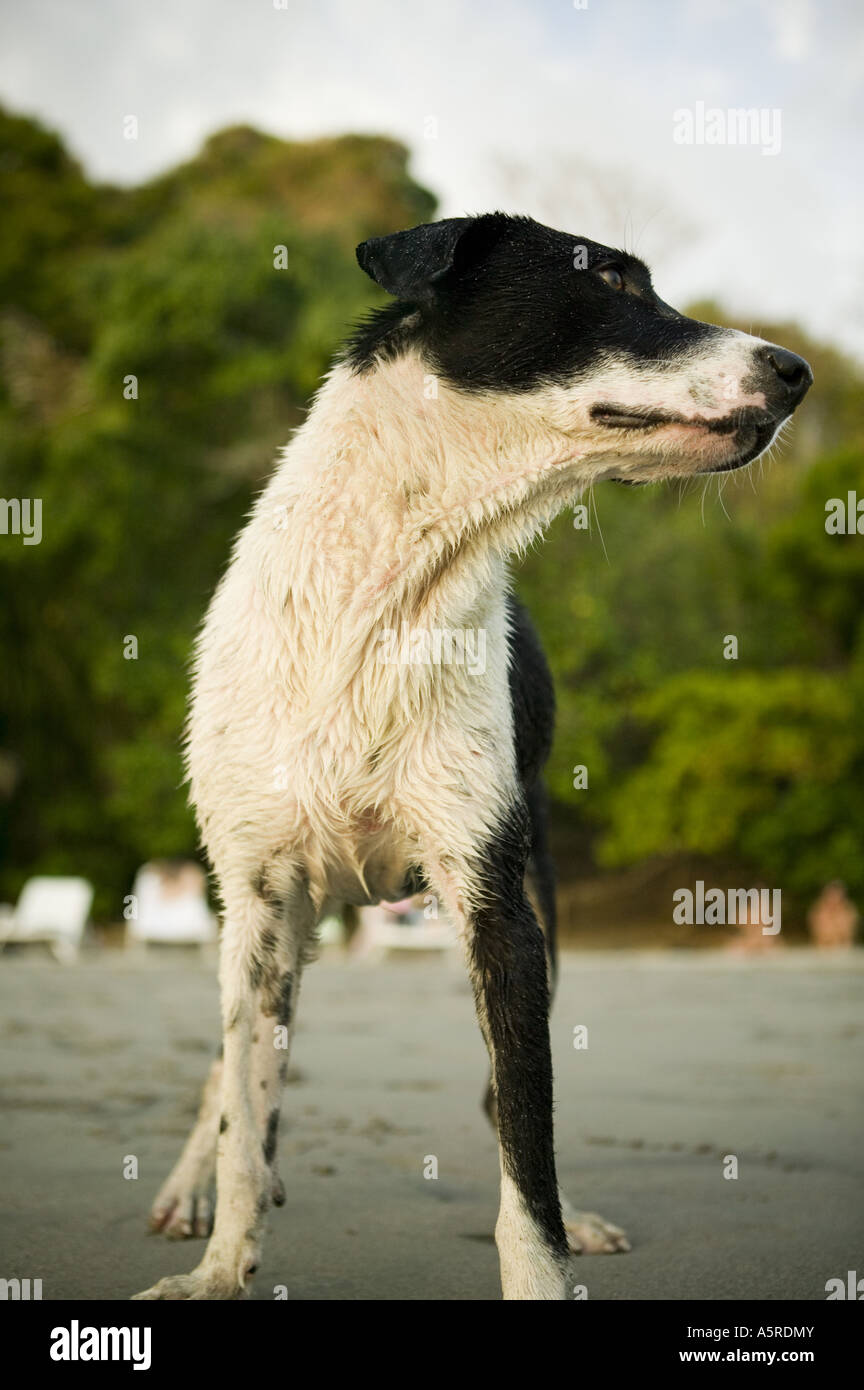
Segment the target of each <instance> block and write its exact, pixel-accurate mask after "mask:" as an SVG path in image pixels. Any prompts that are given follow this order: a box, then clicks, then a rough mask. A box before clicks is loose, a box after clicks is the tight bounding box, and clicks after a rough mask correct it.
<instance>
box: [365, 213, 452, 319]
mask: <svg viewBox="0 0 864 1390" xmlns="http://www.w3.org/2000/svg"><path fill="white" fill-rule="evenodd" d="M476 221H477V219H476V218H474V217H447V218H445V219H444V220H443V221H442V222H424V223H423V224H422V225H421V226H419V227H411V228H410V229H409V230H408V231H407V232H393V233H391V235H390V236H373V237H370V238H369V240H368V241H361V243H360V245H359V246H358V247H357V261H358V264H359V265H360V268H361V269H362V270H365V271H366V274H367V275H369V276H370V277H371V278H372V279H373V280H374V281H375V282H376V284H379V285H381V287H382V288H383V289H385V290H386V291H387V293H388V294H395V295H396V298H397V299H410V300H423V299H429V298H431V296H432V294H433V293H434V290H435V286H436V284H437V283H438V282H439V281H440V280H442V279H443V278H444V276H445V275H446V274H447V272H448V270H451V269H452V267H453V263H454V260H455V258H456V248H457V247H458V245H459V242H460V240H461V239H462V237H463V236H464V235H465V233H466V232H467V231H468V229H469V228H470V227H472V226H473V225H474V224H475V222H476Z"/></svg>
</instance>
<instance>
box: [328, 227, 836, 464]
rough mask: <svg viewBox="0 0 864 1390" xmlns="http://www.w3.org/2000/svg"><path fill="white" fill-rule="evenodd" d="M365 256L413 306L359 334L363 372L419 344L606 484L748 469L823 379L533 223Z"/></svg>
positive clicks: (612, 254)
mask: <svg viewBox="0 0 864 1390" xmlns="http://www.w3.org/2000/svg"><path fill="white" fill-rule="evenodd" d="M357 259H358V261H359V263H360V265H361V266H362V268H363V269H364V270H365V271H366V273H367V274H368V275H370V276H371V277H372V279H373V280H375V281H376V282H377V283H378V284H379V285H381V286H383V288H384V289H385V290H387V291H388V292H389V293H390V294H393V295H395V296H396V298H397V300H398V301H399V302H398V303H397V304H395V305H392V306H388V308H387V309H385V310H383V311H381V312H380V313H379V314H378V315H376V316H375V318H374V319H373V320H372V321H371V322H370V323H369V324H367V325H366V326H365V328H363V329H361V330H360V331H359V332H358V333H357V335H356V336H355V338H354V340H353V344H352V348H351V360H352V362H353V364H354V365H355V367H357V368H358V369H360V370H363V369H365V368H369V367H371V366H372V365H373V364H374V363H375V362H376V361H379V360H382V359H387V358H388V357H393V356H394V355H397V354H398V353H399V352H402V351H404V350H406V349H408V348H414V349H416V350H418V351H419V352H420V354H421V356H422V358H423V361H424V362H425V363H427V364H428V366H429V370H430V371H431V372H433V373H435V374H437V375H438V376H439V377H440V378H441V380H442V381H444V382H446V383H447V385H448V386H449V387H451V388H453V389H455V390H456V391H460V392H470V393H483V394H484V395H485V396H486V397H487V398H489V397H490V396H492V397H493V398H494V397H497V399H498V401H499V403H500V404H501V405H502V406H505V407H506V404H507V403H508V401H509V402H510V403H511V404H512V406H513V407H514V409H518V410H520V411H524V410H526V409H527V410H529V411H536V412H538V413H540V414H541V415H542V417H543V420H544V423H545V424H546V425H548V427H550V428H551V429H552V430H554V431H555V432H556V434H558V435H564V436H567V438H568V439H569V441H571V442H572V445H573V450H574V454H573V456H574V457H578V458H579V459H580V460H582V461H583V462H587V463H590V464H591V465H592V470H591V471H592V473H593V475H594V476H597V477H614V478H617V479H619V480H620V481H626V482H650V481H654V480H656V479H660V478H668V477H687V476H691V475H693V474H699V473H719V472H725V471H728V470H730V469H734V468H740V467H742V465H744V464H746V463H749V462H751V461H752V460H753V459H755V458H757V457H758V456H759V454H761V453H762V452H763V451H764V450H765V449H766V448H767V447H768V445H769V444H770V443H771V441H772V440H773V438H774V437H775V435H776V433H777V431H778V429H779V428H780V426H781V425H782V424H783V422H784V421H785V420H787V419H788V418H789V416H790V415H791V414H792V412H793V411H794V410H795V408H796V406H797V405H799V403H800V402H801V401H802V400H803V398H804V396H805V394H806V392H807V390H808V388H809V387H810V384H811V382H812V380H813V376H812V373H811V371H810V368H809V366H808V364H807V363H806V362H805V361H804V359H803V358H801V357H797V356H796V355H795V354H794V353H792V352H789V351H788V350H787V349H785V348H782V347H777V346H776V345H775V344H773V343H768V342H764V341H763V340H762V339H760V338H754V337H752V336H751V335H749V334H747V333H739V332H737V331H734V330H732V329H725V328H717V327H714V326H712V325H710V324H705V323H700V322H698V321H697V320H695V319H689V318H686V317H685V316H684V315H683V314H679V313H678V312H677V310H675V309H672V308H670V306H669V305H668V304H665V303H664V302H663V300H662V299H660V298H659V297H658V296H657V294H656V293H655V291H654V288H653V286H652V284H651V276H650V273H649V271H648V269H647V267H646V266H645V265H644V264H643V263H642V262H641V261H640V260H638V259H637V258H636V257H635V256H632V255H629V254H628V253H626V252H623V251H614V250H611V249H610V248H609V247H607V246H600V245H598V244H597V243H596V242H592V241H587V240H586V239H585V238H584V237H578V236H571V235H567V234H566V233H564V232H557V231H553V230H552V229H551V228H550V227H544V226H542V225H541V224H540V223H538V222H534V221H532V220H531V219H530V218H525V217H510V216H506V215H504V214H502V213H491V214H488V215H486V216H482V217H465V218H448V219H446V220H444V221H441V222H433V223H429V224H426V225H424V226H420V227H414V228H412V229H411V230H409V231H404V232H396V233H394V234H393V235H391V236H384V237H373V238H372V239H371V240H369V241H364V242H363V243H362V244H361V245H360V246H359V247H358V248H357Z"/></svg>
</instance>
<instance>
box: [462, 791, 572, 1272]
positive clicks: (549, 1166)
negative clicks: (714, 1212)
mask: <svg viewBox="0 0 864 1390" xmlns="http://www.w3.org/2000/svg"><path fill="white" fill-rule="evenodd" d="M530 843H531V825H530V820H529V816H528V811H527V808H526V807H525V806H524V804H520V805H518V806H516V807H514V808H513V810H512V812H511V814H510V816H509V817H508V819H507V821H506V822H505V823H504V824H502V825H501V826H500V828H499V830H498V833H497V834H496V836H495V838H494V839H493V840H492V841H491V842H490V843H489V844H488V845H487V846H486V849H485V852H484V854H483V857H482V865H483V868H482V878H481V883H480V889H481V892H482V895H483V901H484V904H485V905H484V906H483V907H482V908H481V909H480V910H479V911H477V913H476V914H475V917H474V920H473V923H472V925H473V932H472V936H471V945H470V952H471V958H472V966H473V971H472V976H473V979H474V984H475V989H476V991H477V995H478V1001H477V1002H478V1008H479V1010H480V1015H481V1017H484V1016H485V1018H486V1020H487V1026H488V1034H489V1037H488V1041H489V1045H490V1049H491V1052H492V1055H493V1058H494V1071H495V1093H494V1100H495V1108H496V1109H497V1122H498V1137H499V1140H500V1143H501V1149H502V1155H503V1161H504V1166H505V1169H506V1171H507V1172H508V1174H509V1175H510V1177H511V1178H512V1179H513V1181H514V1182H515V1183H516V1186H517V1187H518V1189H519V1191H520V1193H521V1194H522V1197H523V1199H524V1201H525V1204H526V1206H527V1207H528V1210H529V1211H530V1213H531V1215H532V1216H533V1218H534V1220H535V1221H536V1222H537V1225H538V1227H539V1228H540V1230H541V1231H542V1232H543V1234H544V1236H545V1238H546V1240H547V1242H548V1244H549V1247H550V1249H552V1250H554V1251H555V1252H556V1253H557V1254H560V1255H562V1256H563V1255H564V1254H565V1253H566V1250H567V1240H566V1236H565V1234H564V1227H563V1224H562V1221H561V1204H560V1200H559V1196H558V1184H557V1181H556V1177H555V1156H554V1150H553V1135H552V1057H551V1051H550V1045H549V1023H548V1011H549V990H548V984H547V974H546V947H545V943H544V940H543V933H542V931H541V929H540V926H539V924H538V922H537V919H536V917H535V916H534V913H533V912H532V910H531V907H530V905H529V903H528V902H527V900H526V897H525V892H524V888H523V877H524V869H525V864H526V861H527V858H528V852H529V849H530Z"/></svg>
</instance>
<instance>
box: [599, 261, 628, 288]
mask: <svg viewBox="0 0 864 1390" xmlns="http://www.w3.org/2000/svg"><path fill="white" fill-rule="evenodd" d="M598 274H599V276H600V279H601V280H605V281H606V284H607V285H608V286H609V288H610V289H612V290H623V288H624V276H623V275H622V274H621V271H620V270H616V269H615V267H614V265H606V266H604V267H603V269H602V270H600V271H598Z"/></svg>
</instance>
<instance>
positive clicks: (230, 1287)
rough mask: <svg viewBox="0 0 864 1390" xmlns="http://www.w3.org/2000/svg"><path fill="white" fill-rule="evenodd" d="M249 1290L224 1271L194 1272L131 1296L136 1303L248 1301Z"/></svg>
mask: <svg viewBox="0 0 864 1390" xmlns="http://www.w3.org/2000/svg"><path fill="white" fill-rule="evenodd" d="M248 1292H249V1290H248V1288H244V1287H243V1286H242V1285H241V1284H240V1283H239V1282H238V1280H237V1279H236V1278H235V1277H234V1275H233V1274H232V1273H231V1272H230V1271H227V1270H222V1269H203V1268H201V1267H199V1268H198V1269H193V1271H192V1273H191V1274H171V1275H169V1276H168V1278H167V1279H160V1280H159V1283H158V1284H154V1285H153V1287H152V1288H149V1289H144V1291H143V1293H136V1294H133V1295H132V1298H133V1301H141V1302H151V1303H152V1302H195V1301H198V1300H206V1299H212V1300H214V1301H216V1302H218V1301H223V1302H224V1301H228V1300H231V1299H238V1298H245V1297H246V1296H247V1294H248Z"/></svg>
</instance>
